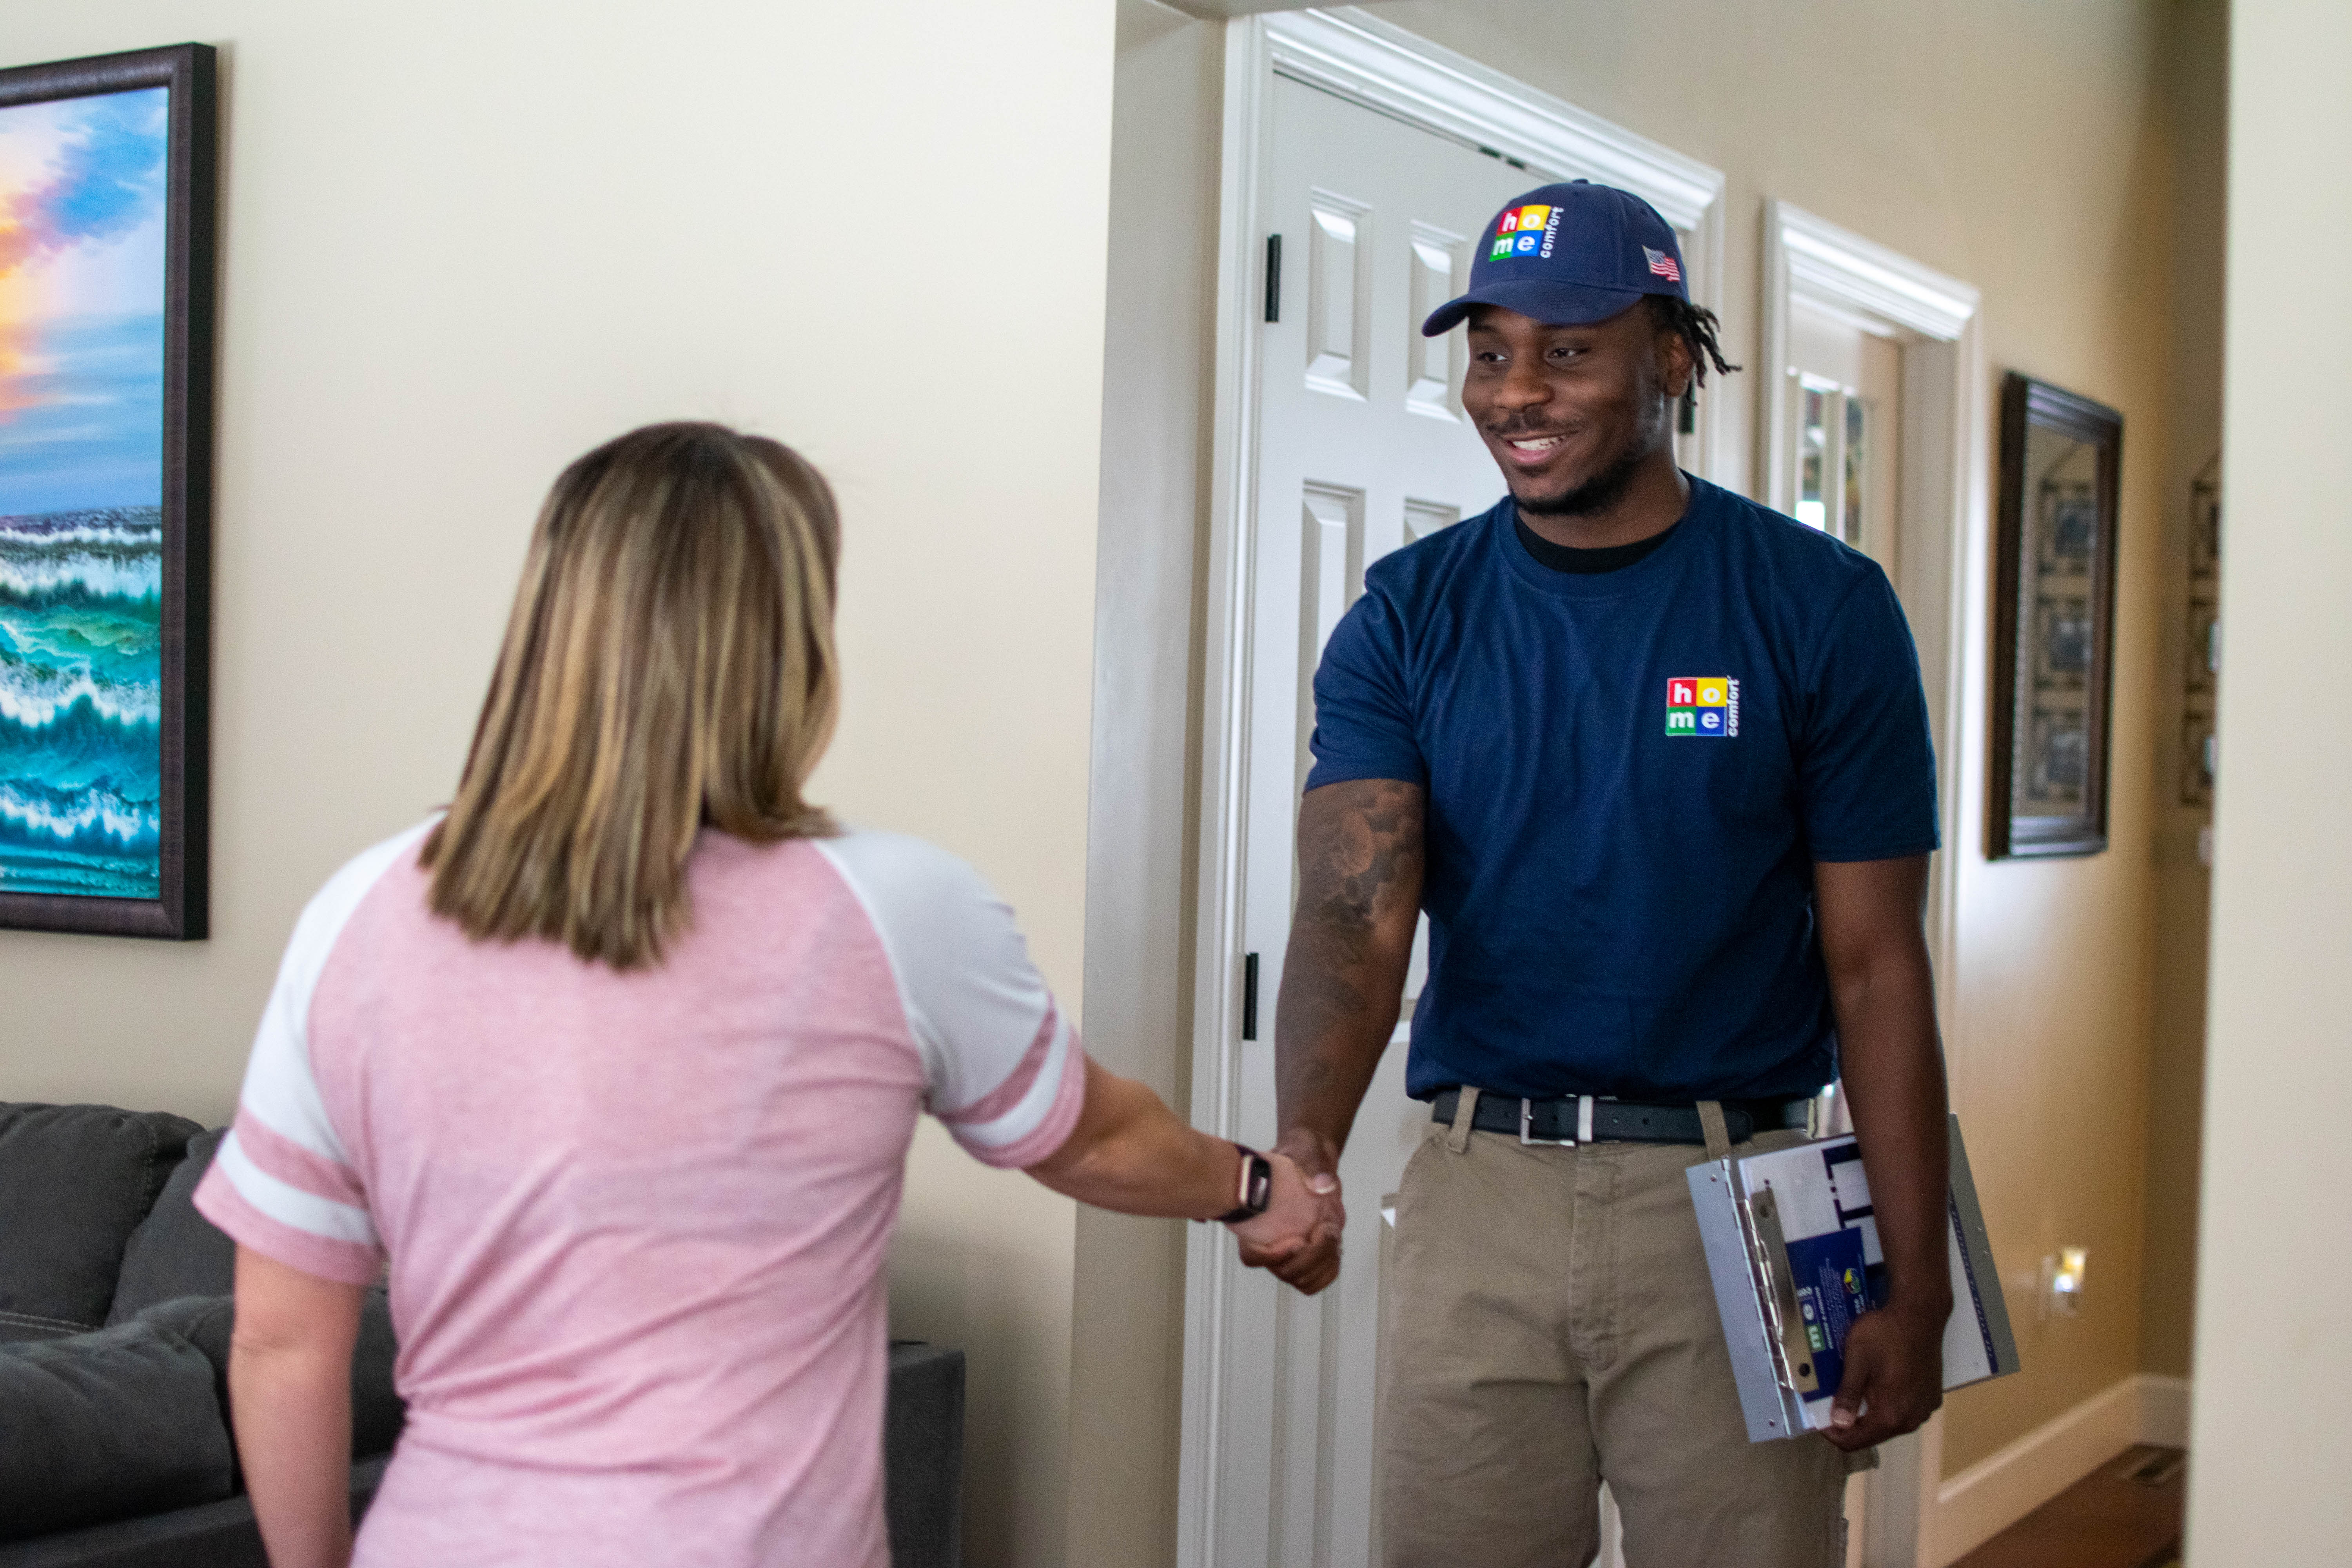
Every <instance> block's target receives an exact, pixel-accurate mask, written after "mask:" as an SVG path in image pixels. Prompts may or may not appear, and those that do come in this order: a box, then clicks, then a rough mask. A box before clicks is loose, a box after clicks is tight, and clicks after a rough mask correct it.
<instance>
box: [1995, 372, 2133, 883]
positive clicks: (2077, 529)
mask: <svg viewBox="0 0 2352 1568" xmlns="http://www.w3.org/2000/svg"><path fill="white" fill-rule="evenodd" d="M2123 436H2124V419H2123V416H2122V415H2120V414H2118V413H2116V411H2115V410H2114V409H2112V408H2109V407H2107V406H2106V405H2104V404H2100V403H2094V402H2092V401H2091V400H2090V399H2089V398H2087V397H2083V396H2080V395H2076V394H2074V393H2071V392H2067V391H2064V390H2063V389H2062V388H2059V387H2055V386H2052V385H2050V384H2048V383H2047V382H2041V381H2035V380H2033V379H2032V377H2030V376H2023V375H2019V374H2016V373H2014V372H2012V373H2011V374H2010V375H2009V377H2008V379H2007V380H2006V381H2005V382H2004V383H2003V384H2002V386H2001V395H2000V519H1999V529H1998V539H1999V546H1998V549H1999V558H1998V560H1997V562H1996V563H1995V572H1994V578H1995V581H1994V586H1993V643H1992V646H1993V670H1992V676H1993V691H1992V725H1991V729H1992V767H1991V770H1990V773H1991V786H1992V788H1991V796H1992V798H1991V801H1990V805H1991V818H1992V820H1991V823H1990V829H1989V831H1988V833H1987V836H1986V853H1987V854H1988V855H1989V856H1990V858H1994V859H2004V858H2012V857H2026V856H2050V855H2095V854H2097V853H2098V852H2099V851H2100V850H2103V849H2105V847H2107V774H2108V763H2109V753H2110V751H2111V750H2112V748H2111V745H2110V739H2109V731H2110V729H2111V727H2112V712H2113V707H2114V688H2115V657H2114V655H2115V605H2116V486H2117V479H2118V477H2119V475H2120V473H2121V463H2122V458H2123Z"/></svg>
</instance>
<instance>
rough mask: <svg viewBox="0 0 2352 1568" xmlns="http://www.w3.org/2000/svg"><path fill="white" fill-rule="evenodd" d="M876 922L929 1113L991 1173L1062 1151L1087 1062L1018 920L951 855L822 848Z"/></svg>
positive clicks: (913, 845)
mask: <svg viewBox="0 0 2352 1568" xmlns="http://www.w3.org/2000/svg"><path fill="white" fill-rule="evenodd" d="M813 842H814V844H815V846H816V847H817V848H818V849H820V850H821V851H823V852H824V856H825V858H827V859H828V860H830V861H831V862H832V863H833V865H834V868H835V869H836V870H837V871H839V872H840V874H841V878H842V880H843V881H845V882H846V883H847V884H848V886H849V889H850V890H851V892H852V893H854V894H855V895H856V898H857V900H858V902H859V904H860V905H861V906H862V907H863V908H864V909H865V910H866V918H867V919H868V920H869V921H872V922H873V926H874V931H875V934H876V935H877V937H878V938H880V940H881V943H882V949H883V952H884V953H885V954H886V955H887V957H888V959H889V962H890V969H891V973H893V974H894V975H895V976H896V977H897V980H898V1000H899V1002H900V1005H902V1006H903V1007H904V1008H905V1010H906V1015H907V1027H908V1032H909V1033H910V1034H912V1035H913V1037H914V1042H915V1048H916V1049H917V1051H918V1052H919V1053H920V1054H921V1057H922V1059H923V1077H924V1080H925V1081H926V1083H928V1084H929V1105H930V1110H931V1114H932V1115H934V1116H936V1117H938V1118H939V1119H940V1121H942V1122H944V1123H945V1124H946V1125H947V1128H948V1131H950V1132H951V1133H953V1134H954V1135H955V1138H956V1141H957V1142H960V1143H961V1144H962V1145H963V1146H964V1147H965V1148H966V1149H967V1150H969V1151H971V1153H972V1154H973V1155H974V1156H976V1157H977V1158H979V1159H980V1160H982V1161H983V1162H985V1163H988V1164H992V1165H1013V1166H1019V1165H1034V1164H1035V1163H1037V1162H1039V1161H1040V1160H1043V1159H1045V1157H1046V1156H1047V1155H1049V1154H1051V1153H1052V1152H1054V1151H1055V1150H1056V1149H1058V1148H1060V1147H1061V1146H1062V1143H1063V1141H1064V1140H1066V1138H1068V1137H1069V1135H1070V1129H1071V1128H1072V1127H1074V1126H1076V1123H1077V1119H1078V1112H1079V1111H1080V1110H1082V1109H1083V1108H1084V1105H1085V1100H1086V1053H1085V1051H1084V1050H1083V1049H1082V1048H1081V1047H1080V1046H1079V1044H1078V1039H1077V1036H1076V1031H1074V1030H1073V1029H1072V1028H1071V1027H1070V1025H1069V1021H1068V1020H1067V1019H1066V1018H1065V1017H1064V1016H1062V1010H1061V1008H1060V1007H1059V1006H1057V1005H1055V1001H1054V996H1053V993H1052V992H1050V991H1048V990H1047V989H1046V987H1045V979H1044V977H1043V976H1041V975H1039V974H1038V973H1037V968H1036V965H1034V964H1033V963H1030V962H1029V949H1028V945H1027V943H1025V942H1023V941H1022V940H1021V931H1020V929H1019V928H1018V927H1017V926H1015V925H1014V924H1013V910H1012V909H1011V908H1010V907H1009V906H1008V905H1006V903H1005V902H1004V900H1003V899H1000V898H998V897H997V896H996V893H995V891H994V889H991V888H990V887H989V885H988V884H987V883H986V882H985V881H984V880H982V878H981V876H980V873H979V872H977V871H975V870H973V869H972V868H971V867H970V866H968V865H966V864H964V863H963V862H962V861H961V860H959V859H957V858H955V857H954V856H952V855H950V854H949V853H948V852H947V851H945V850H944V849H940V848H937V847H933V846H931V845H929V844H926V843H924V842H923V841H922V840H921V839H919V838H908V837H904V836H902V835H899V834H894V833H863V832H852V833H845V834H843V835H841V836H839V837H834V838H820V839H816V840H813Z"/></svg>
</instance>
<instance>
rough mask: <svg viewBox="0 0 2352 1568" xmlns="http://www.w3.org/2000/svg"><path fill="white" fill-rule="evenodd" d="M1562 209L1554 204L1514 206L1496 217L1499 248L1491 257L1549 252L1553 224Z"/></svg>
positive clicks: (1545, 253) (1496, 246)
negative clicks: (1553, 205)
mask: <svg viewBox="0 0 2352 1568" xmlns="http://www.w3.org/2000/svg"><path fill="white" fill-rule="evenodd" d="M1558 220H1559V208H1558V207H1552V206H1543V205H1536V206H1525V207H1513V208H1511V209H1510V211H1508V212H1507V213H1505V214H1504V215H1503V216H1501V217H1498V218H1496V220H1495V248H1494V249H1493V251H1491V252H1490V253H1489V254H1488V259H1489V260H1497V261H1498V260H1501V259H1502V258H1505V257H1509V256H1549V255H1550V254H1551V229H1552V225H1553V224H1554V223H1556V222H1557V221H1558Z"/></svg>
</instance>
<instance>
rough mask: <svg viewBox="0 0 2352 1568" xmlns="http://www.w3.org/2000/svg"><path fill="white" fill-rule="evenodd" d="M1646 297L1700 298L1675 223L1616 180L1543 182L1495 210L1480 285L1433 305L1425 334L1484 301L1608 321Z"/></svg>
mask: <svg viewBox="0 0 2352 1568" xmlns="http://www.w3.org/2000/svg"><path fill="white" fill-rule="evenodd" d="M1644 294H1671V295H1673V296H1674V297H1675V299H1677V300H1688V299H1689V298H1690V290H1689V289H1685V287H1684V286H1683V253H1682V247H1680V246H1679V245H1677V244H1675V230H1674V226H1673V225H1672V224H1669V223H1668V222H1667V221H1666V220H1665V219H1664V218H1662V217H1660V216H1658V213H1657V209H1656V208H1654V207H1653V206H1651V205H1650V204H1649V203H1647V202H1645V201H1643V199H1642V198H1641V197H1639V196H1637V195H1633V192H1631V191H1621V190H1619V189H1617V188H1616V187H1615V186H1614V185H1596V184H1592V183H1591V181H1590V180H1576V181H1572V182H1570V184H1565V185H1543V186H1539V187H1538V188H1537V189H1535V190H1532V191H1529V192H1528V194H1527V195H1523V196H1514V197H1512V198H1511V205H1509V206H1507V207H1505V208H1504V209H1503V210H1502V211H1501V212H1498V213H1496V215H1495V219H1494V221H1493V222H1492V223H1489V224H1488V225H1487V226H1486V234H1485V235H1484V236H1483V237H1481V238H1480V239H1479V241H1478V249H1477V252H1476V254H1475V256H1473V257H1472V258H1471V262H1470V291H1469V292H1468V293H1467V294H1465V295H1463V296H1462V297H1461V298H1460V299H1458V300H1447V301H1446V302H1445V303H1444V304H1443V305H1440V306H1439V307H1438V308H1437V309H1436V310H1432V311H1431V312H1430V313H1429V320H1427V321H1423V323H1422V324H1421V331H1422V335H1423V337H1429V338H1433V337H1435V336H1437V334H1438V333H1440V332H1443V331H1448V330H1450V329H1451V328H1452V327H1453V325H1454V322H1456V321H1460V320H1462V318H1463V317H1465V316H1466V315H1468V314H1469V313H1470V310H1471V307H1473V306H1475V305H1500V306H1502V307H1503V308H1504V309H1505V310H1517V311H1518V312H1519V314H1521V315H1523V316H1532V317H1534V318H1535V319H1536V320H1537V321H1541V322H1543V323H1545V324H1546V325H1548V326H1554V327H1580V326H1583V325H1585V324H1586V323H1588V322H1591V321H1607V320H1608V319H1609V318H1610V317H1612V316H1613V315H1616V314H1617V313H1618V312H1619V311H1621V310H1625V309H1627V308H1628V307H1630V306H1632V305H1633V304H1634V303H1635V302H1637V301H1638V300H1640V299H1641V298H1642V296H1643V295H1644Z"/></svg>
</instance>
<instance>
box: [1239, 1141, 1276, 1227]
mask: <svg viewBox="0 0 2352 1568" xmlns="http://www.w3.org/2000/svg"><path fill="white" fill-rule="evenodd" d="M1243 1202H1244V1204H1245V1205H1247V1206H1248V1208H1249V1210H1250V1212H1251V1213H1252V1214H1264V1213H1265V1211H1266V1207H1267V1205H1270V1204H1272V1203H1273V1202H1274V1162H1273V1161H1271V1160H1269V1159H1267V1158H1266V1157H1265V1155H1263V1154H1252V1155H1251V1156H1250V1163H1249V1195H1248V1196H1247V1197H1246V1198H1244V1200H1243Z"/></svg>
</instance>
